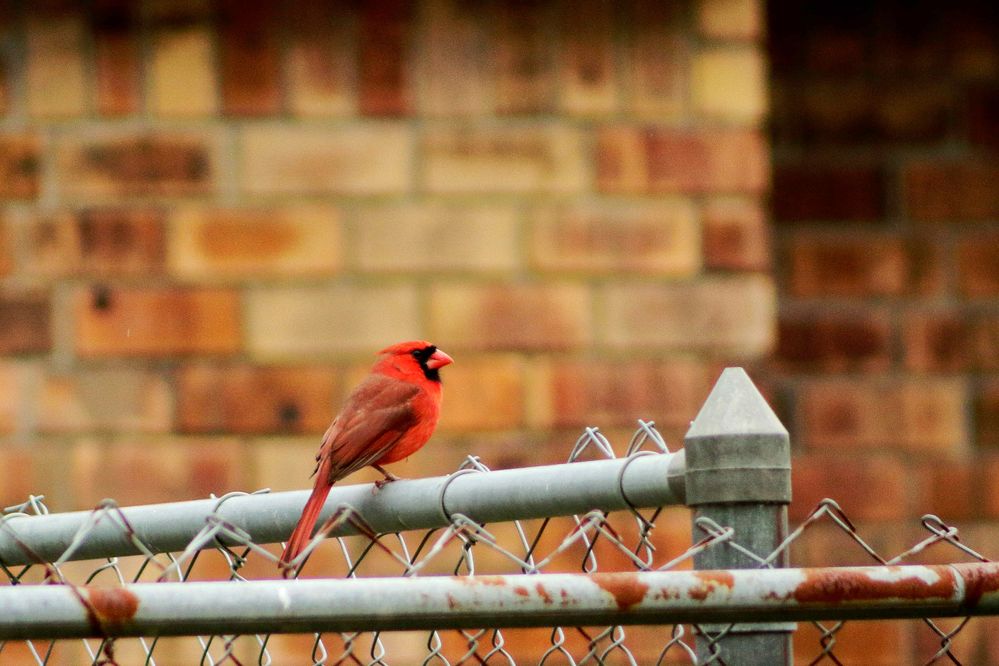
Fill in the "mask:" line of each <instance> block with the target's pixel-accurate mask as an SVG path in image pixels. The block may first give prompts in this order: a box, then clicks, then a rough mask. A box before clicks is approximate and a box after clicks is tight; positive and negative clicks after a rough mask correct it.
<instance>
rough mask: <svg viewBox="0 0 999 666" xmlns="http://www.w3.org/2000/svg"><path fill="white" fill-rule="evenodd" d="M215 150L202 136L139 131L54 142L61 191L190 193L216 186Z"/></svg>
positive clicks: (100, 194) (90, 193) (75, 193)
mask: <svg viewBox="0 0 999 666" xmlns="http://www.w3.org/2000/svg"><path fill="white" fill-rule="evenodd" d="M214 177H215V155H214V150H213V147H212V146H211V145H210V144H209V143H208V141H206V140H205V138H204V137H198V136H191V135H181V134H139V135H133V136H128V135H118V136H107V135H105V136H100V135H98V136H93V135H91V134H88V135H87V136H85V137H83V136H78V137H71V138H69V139H66V140H64V141H63V142H62V143H61V145H59V146H58V178H59V182H60V189H61V191H62V193H63V195H64V196H70V197H74V196H75V197H107V198H110V197H118V196H188V195H197V194H207V193H209V192H210V191H211V190H212V189H213V187H214V183H213V181H214Z"/></svg>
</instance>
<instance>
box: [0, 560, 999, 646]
mask: <svg viewBox="0 0 999 666" xmlns="http://www.w3.org/2000/svg"><path fill="white" fill-rule="evenodd" d="M0 608H3V609H4V611H5V617H4V619H3V620H2V621H0V639H40V638H108V637H123V636H183V635H196V634H204V635H209V634H259V633H272V634H274V633H303V632H359V631H399V630H412V629H472V628H478V627H501V628H502V627H545V626H588V625H634V624H705V623H711V624H723V623H732V624H738V623H740V622H745V619H746V618H752V620H753V623H754V624H756V623H760V622H784V621H799V620H801V621H805V620H851V619H854V620H855V619H867V620H870V619H900V618H918V617H955V616H961V617H964V616H971V615H988V614H996V613H997V612H999V563H977V564H969V563H962V564H945V565H930V566H922V565H907V566H893V567H883V566H876V567H830V568H813V569H763V570H746V569H743V570H739V569H733V570H725V571H661V572H614V573H592V574H534V575H531V574H522V575H508V576H504V575H487V576H426V577H417V578H355V579H346V580H345V579H317V580H295V581H283V580H281V581H279V580H258V581H246V582H241V583H232V582H191V583H184V584H178V583H167V584H162V583H137V584H134V585H127V586H122V587H101V586H71V585H34V586H18V587H7V588H0Z"/></svg>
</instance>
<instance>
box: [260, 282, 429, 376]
mask: <svg viewBox="0 0 999 666" xmlns="http://www.w3.org/2000/svg"><path fill="white" fill-rule="evenodd" d="M417 305H418V302H417V293H416V290H415V289H414V288H412V287H408V286H370V287H369V286H361V285H335V286H318V287H260V288H256V289H252V290H251V291H250V292H249V294H248V296H247V302H246V309H247V336H248V343H247V344H248V347H249V350H250V352H251V353H252V354H253V355H254V356H257V357H264V358H274V357H308V358H310V359H312V358H314V357H315V356H324V357H325V356H344V355H352V354H356V353H358V352H362V353H365V354H370V353H372V352H373V351H377V350H378V349H381V348H382V347H384V346H386V345H389V344H392V343H395V342H398V341H400V340H407V339H413V338H418V337H421V336H420V331H421V329H420V325H419V316H418V309H417ZM442 344H443V343H442Z"/></svg>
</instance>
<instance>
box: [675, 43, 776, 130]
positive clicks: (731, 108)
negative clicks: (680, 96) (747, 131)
mask: <svg viewBox="0 0 999 666" xmlns="http://www.w3.org/2000/svg"><path fill="white" fill-rule="evenodd" d="M691 98H692V100H693V105H694V110H695V111H696V112H697V113H699V114H702V115H704V116H706V117H708V118H714V119H721V120H726V121H730V122H737V123H750V124H755V123H758V122H759V121H760V120H761V119H762V118H763V117H764V115H765V114H766V111H767V74H766V67H765V64H764V61H763V54H762V53H760V51H759V50H758V49H757V48H756V47H753V46H745V47H740V46H729V47H720V48H708V49H705V50H703V51H700V52H698V53H697V54H696V55H695V56H694V58H693V62H692V74H691Z"/></svg>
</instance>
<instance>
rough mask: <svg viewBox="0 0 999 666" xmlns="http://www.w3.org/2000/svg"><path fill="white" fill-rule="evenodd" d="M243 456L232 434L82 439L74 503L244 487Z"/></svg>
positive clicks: (74, 463)
mask: <svg viewBox="0 0 999 666" xmlns="http://www.w3.org/2000/svg"><path fill="white" fill-rule="evenodd" d="M245 459H246V456H245V453H244V447H243V445H242V444H241V443H240V442H239V441H237V440H235V439H231V438H165V439H163V438H155V439H154V438H149V439H138V440H137V439H135V438H129V439H128V440H112V441H102V440H98V439H84V440H81V441H79V442H77V443H76V444H74V446H73V451H72V455H71V469H72V472H71V475H72V483H73V490H74V493H75V502H76V505H77V507H78V508H83V507H87V506H95V505H96V504H97V503H98V502H100V501H101V500H102V499H103V498H105V497H112V498H114V499H115V500H117V501H118V503H119V504H121V505H123V506H128V505H132V504H153V503H157V502H176V501H179V500H186V499H204V498H207V497H208V496H209V495H210V494H211V493H215V495H216V496H220V495H224V494H225V493H227V492H230V491H234V490H246V486H245V484H246V479H247V473H246V465H245Z"/></svg>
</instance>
